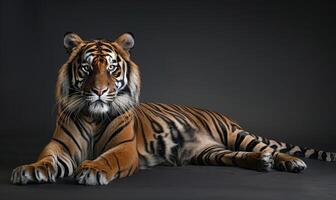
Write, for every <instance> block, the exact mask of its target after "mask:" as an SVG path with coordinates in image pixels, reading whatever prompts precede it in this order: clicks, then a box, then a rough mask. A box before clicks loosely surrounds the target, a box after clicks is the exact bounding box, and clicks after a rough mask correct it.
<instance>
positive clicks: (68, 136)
mask: <svg viewBox="0 0 336 200" xmlns="http://www.w3.org/2000/svg"><path fill="white" fill-rule="evenodd" d="M64 46H65V49H66V51H67V52H68V54H69V57H68V60H67V61H66V63H65V64H64V65H63V66H62V67H61V68H60V70H59V73H58V80H57V84H56V100H57V120H56V129H55V132H54V134H53V137H52V138H51V140H50V142H49V143H48V144H47V146H46V147H45V148H44V149H43V151H42V152H41V153H40V155H39V157H38V158H37V161H36V162H34V163H32V164H27V165H22V166H19V167H17V168H16V169H14V170H13V172H12V176H11V183H13V184H27V183H48V182H55V181H56V179H57V178H63V177H67V176H73V177H74V179H75V180H76V182H78V183H79V184H86V185H105V184H108V183H109V182H110V181H112V180H114V179H118V178H122V177H126V176H131V175H132V174H134V173H136V172H137V171H138V169H142V168H147V167H152V166H155V165H160V164H161V165H170V166H181V165H185V164H194V165H220V166H238V167H242V168H246V169H253V170H258V171H269V170H271V169H272V168H273V169H276V170H280V171H286V172H295V173H297V172H301V171H302V170H304V169H305V168H306V164H305V163H304V161H302V160H301V159H299V158H297V157H294V156H299V157H305V158H312V159H318V160H324V161H336V153H334V152H325V151H318V150H315V149H311V148H302V147H299V146H295V145H290V144H286V143H283V142H278V141H275V140H270V139H266V138H263V137H260V136H257V135H254V134H251V133H249V132H247V131H246V130H245V129H243V128H241V127H240V126H239V125H238V124H237V123H236V122H234V121H233V120H231V119H230V118H228V117H226V116H224V115H222V114H220V113H217V112H211V111H208V110H204V109H199V108H192V107H187V106H183V105H167V104H161V103H160V104H159V103H139V94H140V74H139V69H138V66H137V65H136V64H135V63H134V62H133V61H132V59H131V57H130V50H131V49H132V48H133V46H134V37H133V35H132V34H130V33H124V34H122V35H121V36H120V37H118V38H117V39H116V40H115V41H111V40H106V39H97V40H82V39H81V38H80V37H79V36H78V35H77V34H75V33H66V34H65V36H64Z"/></svg>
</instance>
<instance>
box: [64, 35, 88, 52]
mask: <svg viewBox="0 0 336 200" xmlns="http://www.w3.org/2000/svg"><path fill="white" fill-rule="evenodd" d="M82 42H83V40H82V38H80V37H79V35H77V34H76V33H72V32H67V33H65V34H64V48H65V49H66V51H67V52H68V53H71V52H72V51H73V50H74V49H75V48H76V47H77V46H78V45H79V44H80V43H82Z"/></svg>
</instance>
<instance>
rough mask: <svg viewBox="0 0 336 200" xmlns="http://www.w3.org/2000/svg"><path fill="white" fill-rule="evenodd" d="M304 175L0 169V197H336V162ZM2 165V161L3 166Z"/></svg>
mask: <svg viewBox="0 0 336 200" xmlns="http://www.w3.org/2000/svg"><path fill="white" fill-rule="evenodd" d="M307 164H308V169H307V170H306V171H304V173H301V174H293V173H283V172H277V171H272V172H269V173H261V172H255V171H250V170H245V169H239V168H233V167H213V166H209V167H206V166H185V167H177V168H174V167H156V168H153V169H148V170H142V171H140V172H139V173H138V174H136V175H134V176H132V177H128V178H124V179H120V180H116V181H114V182H112V183H110V184H109V185H108V186H80V185H76V184H75V183H74V182H73V181H72V180H71V179H67V180H63V181H60V182H58V183H57V184H44V185H27V186H16V185H10V184H9V175H10V170H9V169H6V168H2V169H1V170H0V199H44V200H45V199H48V200H49V199H58V200H61V199H83V200H84V199H107V198H108V199H160V200H161V199H211V200H212V199H228V200H232V199H256V198H258V199H268V200H269V199H286V200H288V199H297V200H298V199H318V200H321V199H336V163H325V162H320V161H312V160H307ZM2 167H3V166H2Z"/></svg>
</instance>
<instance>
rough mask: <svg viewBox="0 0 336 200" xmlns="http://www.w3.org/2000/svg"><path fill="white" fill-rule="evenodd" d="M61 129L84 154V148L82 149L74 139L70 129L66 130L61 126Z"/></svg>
mask: <svg viewBox="0 0 336 200" xmlns="http://www.w3.org/2000/svg"><path fill="white" fill-rule="evenodd" d="M61 129H62V130H63V131H64V133H65V134H66V135H68V136H69V137H70V138H71V139H72V141H73V142H74V143H75V144H76V146H77V148H78V149H79V151H80V152H82V148H81V147H80V145H79V144H78V142H77V140H76V139H75V138H74V136H73V135H72V134H71V133H70V131H69V130H68V129H66V128H65V127H64V126H63V125H61Z"/></svg>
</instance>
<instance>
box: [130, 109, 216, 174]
mask: <svg viewBox="0 0 336 200" xmlns="http://www.w3.org/2000/svg"><path fill="white" fill-rule="evenodd" d="M140 108H141V110H138V111H137V116H138V119H137V120H136V123H135V129H136V130H135V133H136V134H137V150H138V154H139V158H140V168H147V167H151V166H155V165H169V166H181V165H184V164H188V163H189V162H190V160H191V158H192V157H193V156H194V155H196V154H197V153H198V152H199V151H200V150H201V149H203V148H204V147H205V146H208V145H211V144H219V143H218V142H217V141H215V140H214V139H213V138H211V137H210V136H209V134H208V133H207V131H206V130H205V129H204V128H203V126H197V125H196V124H195V123H194V122H193V121H192V118H191V117H187V116H186V114H187V113H186V111H183V110H178V107H174V106H172V105H169V106H168V105H165V104H141V107H140Z"/></svg>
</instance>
